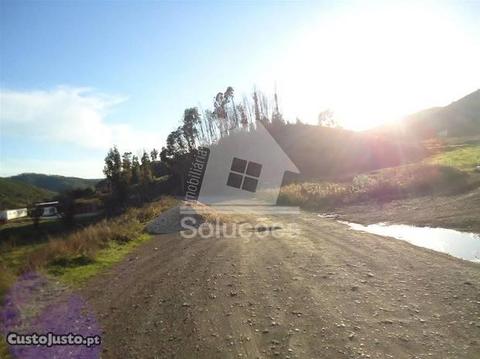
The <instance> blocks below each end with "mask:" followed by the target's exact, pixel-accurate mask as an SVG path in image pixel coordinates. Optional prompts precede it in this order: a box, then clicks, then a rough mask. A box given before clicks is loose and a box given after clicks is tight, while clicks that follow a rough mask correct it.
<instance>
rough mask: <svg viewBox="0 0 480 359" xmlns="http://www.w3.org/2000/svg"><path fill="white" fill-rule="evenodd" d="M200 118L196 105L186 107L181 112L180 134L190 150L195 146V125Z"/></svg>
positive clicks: (196, 135)
mask: <svg viewBox="0 0 480 359" xmlns="http://www.w3.org/2000/svg"><path fill="white" fill-rule="evenodd" d="M200 121H201V118H200V114H199V113H198V109H197V108H196V107H192V108H187V109H186V110H185V112H184V114H183V126H182V135H183V137H184V138H185V142H186V143H187V146H188V151H189V152H192V151H193V150H194V149H195V148H196V142H197V138H198V129H197V126H198V125H199V124H200Z"/></svg>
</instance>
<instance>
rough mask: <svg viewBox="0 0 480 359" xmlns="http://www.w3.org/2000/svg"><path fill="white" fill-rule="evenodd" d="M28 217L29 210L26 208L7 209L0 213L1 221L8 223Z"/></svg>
mask: <svg viewBox="0 0 480 359" xmlns="http://www.w3.org/2000/svg"><path fill="white" fill-rule="evenodd" d="M27 216H28V210H27V209H26V208H18V209H6V210H3V211H0V221H2V222H7V221H10V220H12V219H16V218H22V217H27Z"/></svg>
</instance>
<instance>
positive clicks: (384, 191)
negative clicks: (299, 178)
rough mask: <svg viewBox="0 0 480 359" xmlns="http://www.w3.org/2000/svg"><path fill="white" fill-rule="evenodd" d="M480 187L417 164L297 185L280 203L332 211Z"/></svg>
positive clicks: (450, 171) (443, 169)
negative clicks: (363, 203) (348, 177)
mask: <svg viewBox="0 0 480 359" xmlns="http://www.w3.org/2000/svg"><path fill="white" fill-rule="evenodd" d="M474 186H478V183H477V182H475V181H474V180H472V178H471V177H470V176H469V174H468V173H465V172H462V171H460V170H458V169H456V168H452V167H448V166H440V165H426V164H415V165H407V166H400V167H393V168H387V169H383V170H379V171H374V172H370V173H367V174H362V175H358V176H356V177H355V178H353V179H352V180H351V181H349V182H343V183H331V182H320V183H294V184H290V185H288V186H285V187H283V188H282V190H281V192H280V197H279V203H280V204H284V205H297V206H303V207H306V208H312V209H313V208H333V207H337V206H341V205H343V204H352V203H360V202H368V201H380V202H386V201H391V200H393V199H400V198H406V197H413V196H424V195H432V194H436V195H450V194H456V193H461V192H464V191H466V190H468V189H471V188H472V187H474Z"/></svg>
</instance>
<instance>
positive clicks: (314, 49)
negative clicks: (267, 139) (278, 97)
mask: <svg viewBox="0 0 480 359" xmlns="http://www.w3.org/2000/svg"><path fill="white" fill-rule="evenodd" d="M447 10H448V9H439V8H433V7H432V8H427V7H411V6H410V7H408V6H403V7H395V8H392V7H390V8H383V9H380V10H379V9H378V8H376V9H375V10H373V9H362V10H361V11H359V10H358V9H356V10H355V11H342V12H341V13H338V14H334V16H332V14H328V16H323V17H322V16H320V18H319V20H318V23H317V24H316V25H315V26H314V27H313V28H308V29H305V30H304V31H303V32H302V35H301V36H300V37H299V40H298V42H297V43H296V44H294V46H292V49H291V51H289V56H288V57H287V58H286V59H285V60H284V62H283V63H282V64H281V65H279V66H278V68H276V69H274V70H273V72H272V76H274V77H276V79H279V80H278V83H279V87H280V90H281V91H282V93H283V97H284V98H285V99H286V100H287V101H289V102H288V103H285V104H284V106H285V112H286V113H287V114H289V115H290V117H291V116H292V115H293V116H298V117H300V118H301V119H302V120H304V121H306V122H311V123H312V122H315V121H316V118H317V114H318V113H319V112H320V111H321V110H323V109H326V108H330V109H332V110H333V111H334V113H335V114H336V117H337V119H338V120H339V121H340V122H341V123H342V125H343V126H344V127H346V128H350V129H355V130H362V129H366V128H371V127H374V126H377V125H380V124H382V123H384V122H387V121H392V120H396V119H399V118H401V117H403V116H405V115H407V114H409V113H412V112H415V111H418V110H420V109H423V108H426V107H429V106H434V105H444V104H446V103H448V101H451V99H452V97H453V98H455V96H457V95H458V96H461V95H462V94H464V93H465V86H467V87H468V84H467V85H466V84H465V81H468V82H469V83H470V84H471V87H472V90H474V89H475V86H476V85H477V84H478V78H479V76H478V75H476V74H475V70H474V69H475V68H476V65H475V61H478V60H479V58H480V56H479V52H478V46H475V43H474V41H473V40H472V39H470V38H469V36H468V34H466V33H465V32H464V30H462V29H461V28H459V27H457V26H456V21H455V18H453V17H452V16H450V15H449V14H448V11H447ZM327 18H328V20H326V19H327ZM474 77H476V79H475V78H474ZM447 83H448V89H446V86H443V85H442V84H447ZM299 109H301V110H300V111H299Z"/></svg>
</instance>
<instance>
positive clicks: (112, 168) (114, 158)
mask: <svg viewBox="0 0 480 359" xmlns="http://www.w3.org/2000/svg"><path fill="white" fill-rule="evenodd" d="M103 173H104V174H105V176H106V177H107V178H108V179H109V180H110V181H111V183H112V187H115V186H117V185H118V184H119V183H120V176H121V173H122V160H121V158H120V152H118V149H117V146H113V148H111V149H110V150H109V151H108V154H107V156H106V157H105V166H104V167H103Z"/></svg>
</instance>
